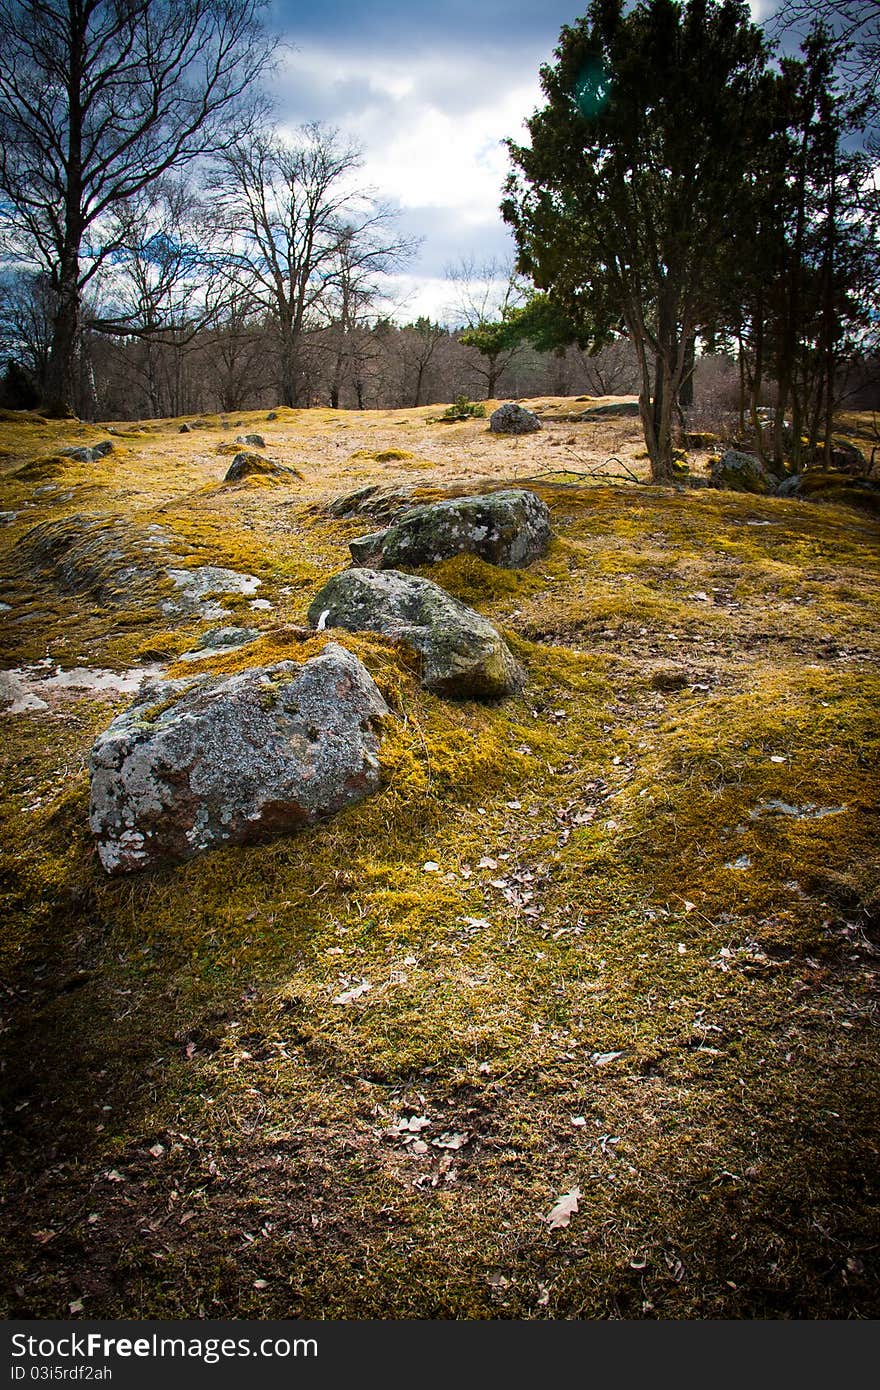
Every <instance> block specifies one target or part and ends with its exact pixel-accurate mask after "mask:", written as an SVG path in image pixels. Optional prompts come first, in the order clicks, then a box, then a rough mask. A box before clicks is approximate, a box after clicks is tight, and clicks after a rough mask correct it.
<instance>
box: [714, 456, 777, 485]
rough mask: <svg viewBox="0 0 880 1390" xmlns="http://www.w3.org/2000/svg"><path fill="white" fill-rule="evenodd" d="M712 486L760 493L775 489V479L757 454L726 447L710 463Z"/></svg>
mask: <svg viewBox="0 0 880 1390" xmlns="http://www.w3.org/2000/svg"><path fill="white" fill-rule="evenodd" d="M710 477H711V481H712V486H713V487H717V488H723V489H725V490H727V491H728V492H751V493H757V494H760V495H762V496H763V495H765V494H767V493H772V492H775V491H776V488H777V481H776V479H775V478H774V477H773V476H772V474H770V473H769V472H768V471H767V469H766V468H765V467H764V465H763V463H762V462H761V460H760V459H759V458H758V456H757V454H743V453H740V451H739V450H738V449H727V450H726V451H725V453H723V454H722V455H721V457H720V458H716V459H713V460H712V462H711V465H710Z"/></svg>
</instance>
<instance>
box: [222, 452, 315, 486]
mask: <svg viewBox="0 0 880 1390" xmlns="http://www.w3.org/2000/svg"><path fill="white" fill-rule="evenodd" d="M254 477H263V478H282V477H288V478H301V477H302V474H301V473H298V472H297V471H296V469H295V468H285V467H284V466H283V465H282V464H280V463H275V462H274V460H272V459H266V458H263V456H262V454H253V453H250V452H248V451H247V450H242V452H241V453H240V454H236V455H235V458H234V459H233V460H232V462H231V464H230V465H229V468H228V469H227V471H226V476H225V478H224V479H223V481H224V483H237V482H240V481H241V479H242V478H254Z"/></svg>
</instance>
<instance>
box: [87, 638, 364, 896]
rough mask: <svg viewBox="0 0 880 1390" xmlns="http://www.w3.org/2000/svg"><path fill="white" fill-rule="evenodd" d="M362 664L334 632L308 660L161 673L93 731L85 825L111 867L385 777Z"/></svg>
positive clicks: (290, 814) (299, 816) (237, 832)
mask: <svg viewBox="0 0 880 1390" xmlns="http://www.w3.org/2000/svg"><path fill="white" fill-rule="evenodd" d="M387 713H388V709H387V706H386V705H385V702H384V700H383V699H382V696H381V695H380V694H379V691H378V689H377V688H376V685H375V684H374V682H373V680H372V677H371V676H370V674H369V672H368V671H367V669H366V667H364V666H363V665H362V663H361V662H360V661H358V660H357V658H356V657H355V656H353V655H352V654H351V652H348V651H345V650H344V649H343V648H342V647H340V646H338V645H337V644H336V643H332V642H331V643H328V645H327V646H326V648H325V649H324V651H323V652H322V653H321V655H320V656H316V657H313V658H312V660H310V661H306V662H304V663H302V664H300V663H298V662H295V661H282V662H279V663H278V664H277V665H275V666H264V667H255V668H253V669H251V670H249V671H243V672H241V673H240V674H238V675H234V676H202V677H199V678H196V679H194V680H173V681H164V682H161V683H159V684H157V685H153V686H149V687H147V688H146V689H144V690H142V691H141V692H140V694H139V695H138V697H137V699H136V701H135V703H134V704H133V705H132V706H131V707H130V708H129V709H128V710H126V711H125V713H124V714H121V715H119V716H118V717H117V718H116V719H114V720H113V722H112V724H111V725H110V727H109V728H108V729H107V730H105V732H104V733H103V734H101V735H100V737H99V738H98V739H97V741H96V743H95V745H94V747H93V749H92V755H91V760H90V772H91V801H90V808H89V824H90V826H91V829H92V831H93V833H94V834H95V835H96V837H97V841H98V855H99V858H100V860H101V863H102V864H103V866H104V868H105V869H106V870H107V872H108V873H111V874H118V873H130V872H131V871H132V870H136V869H144V868H150V867H153V866H156V865H160V864H166V863H175V862H179V861H181V860H185V859H191V858H193V857H194V856H195V855H197V854H201V853H202V852H203V851H204V850H209V849H213V848H214V847H215V846H218V845H241V844H245V843H247V842H249V841H254V840H262V839H266V838H267V837H268V836H270V835H273V834H277V833H279V832H285V831H291V830H294V829H296V828H297V827H298V826H302V825H311V824H313V823H314V822H315V821H317V820H320V819H321V818H322V817H324V816H329V815H332V814H333V813H334V812H336V811H340V810H342V808H343V807H345V806H348V805H350V804H351V803H352V802H356V801H360V800H362V799H363V798H364V797H365V796H367V795H368V794H369V793H370V792H372V791H375V790H376V788H377V787H378V786H379V760H378V750H379V720H380V719H381V718H382V716H383V715H386V714H387Z"/></svg>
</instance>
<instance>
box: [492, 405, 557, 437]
mask: <svg viewBox="0 0 880 1390" xmlns="http://www.w3.org/2000/svg"><path fill="white" fill-rule="evenodd" d="M543 428H544V426H543V425H542V424H541V421H540V420H539V419H538V417H537V415H536V414H535V413H534V411H533V410H526V408H525V406H524V405H517V404H516V403H515V402H514V401H506V402H505V404H504V405H499V407H498V409H497V410H493V411H492V414H491V415H490V416H489V429H490V430H491V431H492V433H493V434H534V433H535V431H536V430H540V429H543Z"/></svg>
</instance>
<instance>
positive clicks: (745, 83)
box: [0, 0, 880, 477]
mask: <svg viewBox="0 0 880 1390" xmlns="http://www.w3.org/2000/svg"><path fill="white" fill-rule="evenodd" d="M264 10H265V6H264V5H263V4H262V3H261V0H234V2H233V0H230V3H227V4H225V5H224V6H220V7H218V6H216V5H214V4H212V3H210V0H176V2H175V3H174V4H171V3H168V2H167V0H132V2H131V3H129V4H126V5H124V6H117V5H113V4H107V3H101V2H100V0H95V2H94V3H90V4H87V5H84V6H73V7H69V6H67V5H66V4H61V3H59V0H50V2H49V3H46V2H45V0H39V3H38V2H37V0H25V2H24V3H15V4H12V3H8V0H0V23H2V25H3V31H4V43H3V46H2V52H0V403H2V404H3V405H5V406H7V407H12V408H30V407H39V408H40V409H42V410H45V411H46V412H47V413H49V414H52V415H59V416H63V415H65V414H67V413H69V412H71V411H72V412H74V413H75V414H77V415H78V416H80V417H81V418H84V419H98V418H102V419H136V418H144V417H148V416H158V417H163V416H176V415H186V414H192V413H197V412H210V413H214V412H218V411H236V410H247V409H254V408H261V407H263V406H266V407H271V406H273V405H279V404H280V405H286V406H298V407H309V406H330V407H335V408H347V409H375V408H401V407H416V406H423V405H430V404H433V403H440V402H448V401H452V400H455V399H456V398H458V397H461V396H464V397H467V398H468V399H473V400H481V399H487V398H494V397H498V396H504V397H532V396H540V395H574V396H577V395H582V394H583V395H606V394H630V393H636V394H638V395H639V397H640V400H641V402H642V406H641V409H642V419H643V424H644V426H645V430H646V440H647V442H648V448H649V452H650V454H651V459H652V466H653V468H654V471H655V474H656V476H658V477H660V476H666V475H667V474H668V472H669V468H670V467H671V458H672V453H671V447H672V431H673V428H674V427H675V424H676V420H678V421H679V422H681V421H683V418H684V412H687V413H688V416H689V418H690V420H691V423H692V424H695V425H697V426H699V424H700V417H701V416H702V417H704V418H705V420H706V421H708V420H709V419H711V418H714V416H716V415H717V414H718V413H719V412H720V413H725V412H739V414H740V416H741V417H743V416H745V415H750V416H751V418H752V420H753V421H755V420H757V410H758V408H759V406H771V407H773V406H775V407H776V408H777V416H778V419H777V423H776V427H775V428H776V441H775V447H776V451H777V453H779V452H780V450H781V449H782V447H783V434H784V429H785V427H786V424H785V422H786V419H787V418H790V419H791V420H792V421H793V422H794V425H793V434H794V437H795V440H796V441H797V440H799V439H800V438H801V436H802V435H805V436H807V435H808V436H809V440H810V449H811V451H812V452H815V451H816V449H818V448H819V447H820V446H821V441H822V439H823V436H824V437H825V438H826V441H827V440H830V437H831V420H832V416H833V413H834V411H835V410H838V409H840V408H841V407H846V408H857V409H877V408H878V406H880V356H878V354H880V346H878V342H880V334H878V325H880V287H878V281H880V240H878V236H877V224H878V219H880V202H878V189H877V169H878V167H880V152H878V138H877V130H878V78H877V73H878V71H880V0H861V2H860V3H858V4H856V3H853V2H852V0H818V2H817V3H811V4H806V3H802V2H801V0H786V3H785V4H784V5H783V6H782V7H781V9H779V10H778V11H777V14H776V17H775V20H774V21H773V23H774V24H775V29H774V30H773V32H769V33H768V32H765V31H763V30H761V29H759V28H758V27H756V26H755V25H754V24H753V22H752V20H751V16H750V13H749V10H748V7H747V6H745V5H742V4H741V3H739V0H718V3H712V4H708V5H706V4H703V3H698V0H687V3H685V4H676V3H673V0H644V2H643V3H642V4H640V5H637V6H634V7H626V6H624V5H622V4H617V3H611V2H610V0H609V3H604V2H603V3H598V0H594V3H593V4H592V5H591V6H590V7H589V11H588V14H587V16H585V17H584V18H583V19H581V20H578V21H574V22H573V24H572V26H567V27H566V28H565V29H563V31H562V34H561V36H560V42H559V47H558V48H557V50H556V58H557V61H556V63H555V65H551V64H548V65H545V67H544V68H543V69H542V71H541V82H542V87H543V90H544V95H545V97H546V105H545V107H544V108H543V109H542V110H539V111H537V112H536V113H535V114H534V115H533V116H532V117H531V119H530V121H529V122H528V127H529V133H530V143H529V144H527V145H525V146H519V145H517V144H516V143H514V141H512V140H511V141H508V149H509V154H510V160H511V167H512V173H511V175H510V178H509V179H508V183H507V186H506V188H505V190H500V189H499V199H501V198H502V196H503V202H502V203H501V204H500V211H501V214H502V215H503V217H504V219H505V221H506V222H507V223H508V224H509V225H510V226H511V228H512V231H513V234H514V240H515V243H516V258H515V260H513V259H512V260H511V263H510V265H499V264H496V263H493V264H489V265H480V264H478V263H477V262H475V261H474V260H468V259H467V248H463V259H462V261H461V262H460V263H459V265H458V266H455V267H450V268H449V269H448V272H447V275H448V282H449V307H448V308H447V309H444V310H443V311H438V312H440V317H442V318H443V320H444V321H443V322H442V323H437V322H433V321H431V320H429V319H427V318H424V317H421V318H417V319H416V320H415V321H407V317H408V316H407V310H406V306H405V302H404V303H403V304H401V303H400V300H399V285H400V283H401V282H400V280H399V278H397V277H399V276H400V275H401V273H402V272H404V271H406V270H407V269H408V268H410V267H414V258H415V256H416V253H417V250H418V247H417V245H416V244H415V243H414V242H413V240H412V239H410V238H408V237H407V236H406V235H405V234H404V233H403V232H402V231H401V229H400V222H399V216H398V213H397V211H396V210H395V209H394V208H393V207H391V206H390V205H389V204H388V203H387V202H386V201H383V199H382V196H381V190H374V189H368V188H365V187H363V186H362V184H361V183H360V170H361V168H362V164H363V152H362V150H361V149H360V148H359V146H358V145H357V144H356V143H355V142H353V141H352V140H350V139H349V137H348V136H346V135H345V134H344V133H343V132H340V131H338V130H335V129H331V128H329V127H327V126H324V125H321V124H319V123H313V124H308V125H305V126H303V127H302V128H301V129H300V130H298V131H296V132H293V133H290V132H286V133H282V132H281V131H280V129H279V128H278V126H277V125H276V124H275V122H274V119H273V116H272V112H271V108H270V105H269V103H268V100H267V98H266V96H265V91H264V87H263V79H264V77H265V75H266V73H267V72H268V71H269V69H270V67H271V64H272V60H273V52H274V49H275V40H274V38H273V37H272V35H271V34H270V33H269V32H268V31H267V30H266V28H265V26H264V15H263V11H264ZM780 43H781V45H782V46H781V47H780V46H779V44H780ZM160 60H161V61H160ZM707 71H711V72H712V73H713V74H714V76H713V77H712V80H711V81H709V80H707V79H706V72H707ZM395 295H397V296H398V298H397V301H396V307H395ZM410 312H411V311H410ZM825 447H826V448H830V445H829V444H827V442H826V446H825Z"/></svg>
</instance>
